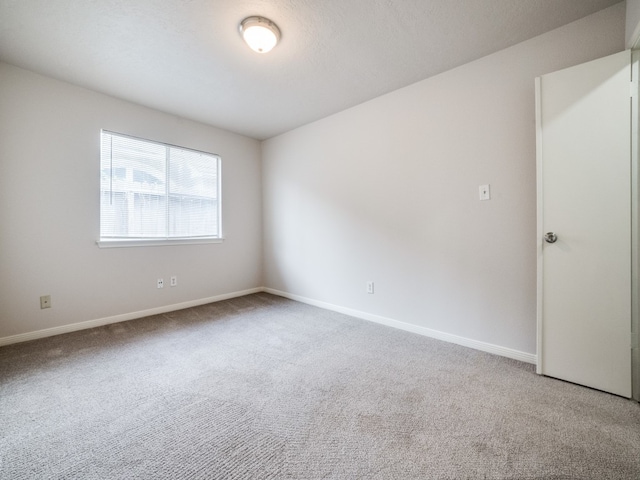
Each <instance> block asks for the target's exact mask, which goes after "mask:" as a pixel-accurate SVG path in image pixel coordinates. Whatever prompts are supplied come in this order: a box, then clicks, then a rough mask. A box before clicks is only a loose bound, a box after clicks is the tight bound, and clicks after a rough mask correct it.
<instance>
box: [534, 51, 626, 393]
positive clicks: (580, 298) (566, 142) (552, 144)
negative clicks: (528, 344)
mask: <svg viewBox="0 0 640 480" xmlns="http://www.w3.org/2000/svg"><path fill="white" fill-rule="evenodd" d="M630 62H631V53H630V52H629V51H626V52H621V53H618V54H615V55H611V56H609V57H605V58H601V59H598V60H595V61H593V62H589V63H585V64H582V65H578V66H575V67H571V68H568V69H565V70H561V71H559V72H554V73H551V74H548V75H544V76H542V77H540V78H538V79H536V97H537V99H536V103H537V105H536V114H537V127H538V128H537V153H538V160H537V163H538V373H541V374H543V375H548V376H551V377H556V378H560V379H563V380H568V381H570V382H574V383H579V384H581V385H586V386H589V387H593V388H597V389H599V390H604V391H607V392H611V393H615V394H617V395H622V396H624V397H630V396H631V344H630V342H631V152H630V148H631V147H630V145H631V110H630V108H631V102H630V81H631V68H630ZM548 232H553V233H554V234H555V235H556V237H557V240H556V241H555V242H554V243H548V242H553V240H554V238H553V236H552V235H549V238H548V241H546V240H545V239H544V238H543V237H544V235H545V234H547V233H548Z"/></svg>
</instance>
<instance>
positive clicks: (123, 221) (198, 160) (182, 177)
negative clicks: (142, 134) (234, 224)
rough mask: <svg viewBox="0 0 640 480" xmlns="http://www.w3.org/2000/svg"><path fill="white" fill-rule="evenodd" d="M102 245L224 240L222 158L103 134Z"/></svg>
mask: <svg viewBox="0 0 640 480" xmlns="http://www.w3.org/2000/svg"><path fill="white" fill-rule="evenodd" d="M100 172H101V175H100V239H101V240H109V239H181V238H184V239H192V238H203V237H204V238H220V237H221V232H220V198H219V193H220V157H219V156H217V155H212V154H210V153H204V152H199V151H196V150H190V149H187V148H182V147H176V146H173V145H166V144H162V143H158V142H152V141H148V140H142V139H139V138H133V137H129V136H126V135H121V134H116V133H112V132H107V131H104V130H103V131H102V132H101V150H100Z"/></svg>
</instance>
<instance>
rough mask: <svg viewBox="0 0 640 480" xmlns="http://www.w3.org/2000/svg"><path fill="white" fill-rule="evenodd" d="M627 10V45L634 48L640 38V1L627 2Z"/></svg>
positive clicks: (628, 0)
mask: <svg viewBox="0 0 640 480" xmlns="http://www.w3.org/2000/svg"><path fill="white" fill-rule="evenodd" d="M626 8H627V11H626V28H625V43H626V46H627V48H634V47H635V46H636V43H637V42H638V39H639V38H640V0H627V2H626Z"/></svg>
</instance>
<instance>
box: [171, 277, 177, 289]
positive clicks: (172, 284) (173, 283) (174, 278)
mask: <svg viewBox="0 0 640 480" xmlns="http://www.w3.org/2000/svg"><path fill="white" fill-rule="evenodd" d="M176 285H178V277H176V276H175V275H172V276H171V286H172V287H175V286H176Z"/></svg>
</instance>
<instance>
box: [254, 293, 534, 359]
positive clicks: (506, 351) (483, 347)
mask: <svg viewBox="0 0 640 480" xmlns="http://www.w3.org/2000/svg"><path fill="white" fill-rule="evenodd" d="M263 291H265V292H267V293H271V294H273V295H278V296H280V297H285V298H289V299H291V300H295V301H297V302H302V303H307V304H309V305H313V306H314V307H320V308H324V309H326V310H333V311H334V312H339V313H344V314H345V315H350V316H352V317H356V318H361V319H363V320H369V321H372V322H375V323H380V324H382V325H387V326H389V327H394V328H399V329H400V330H406V331H407V332H412V333H417V334H420V335H424V336H425V337H431V338H435V339H437V340H443V341H445V342H449V343H455V344H457V345H462V346H463V347H469V348H474V349H476V350H480V351H483V352H487V353H493V354H495V355H500V356H502V357H507V358H512V359H514V360H520V361H521V362H526V363H532V364H534V365H535V364H536V363H537V358H536V355H535V354H533V353H526V352H521V351H519V350H514V349H512V348H507V347H501V346H500V345H493V344H492V343H486V342H481V341H479V340H473V339H471V338H466V337H460V336H458V335H453V334H451V333H446V332H441V331H439V330H432V329H431V328H426V327H421V326H419V325H412V324H410V323H405V322H401V321H399V320H394V319H392V318H386V317H381V316H379V315H373V314H371V313H366V312H361V311H359V310H354V309H351V308H345V307H340V306H338V305H333V304H331V303H326V302H321V301H319V300H313V299H311V298H306V297H301V296H300V295H294V294H292V293H287V292H282V291H280V290H274V289H273V288H264V289H263Z"/></svg>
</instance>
